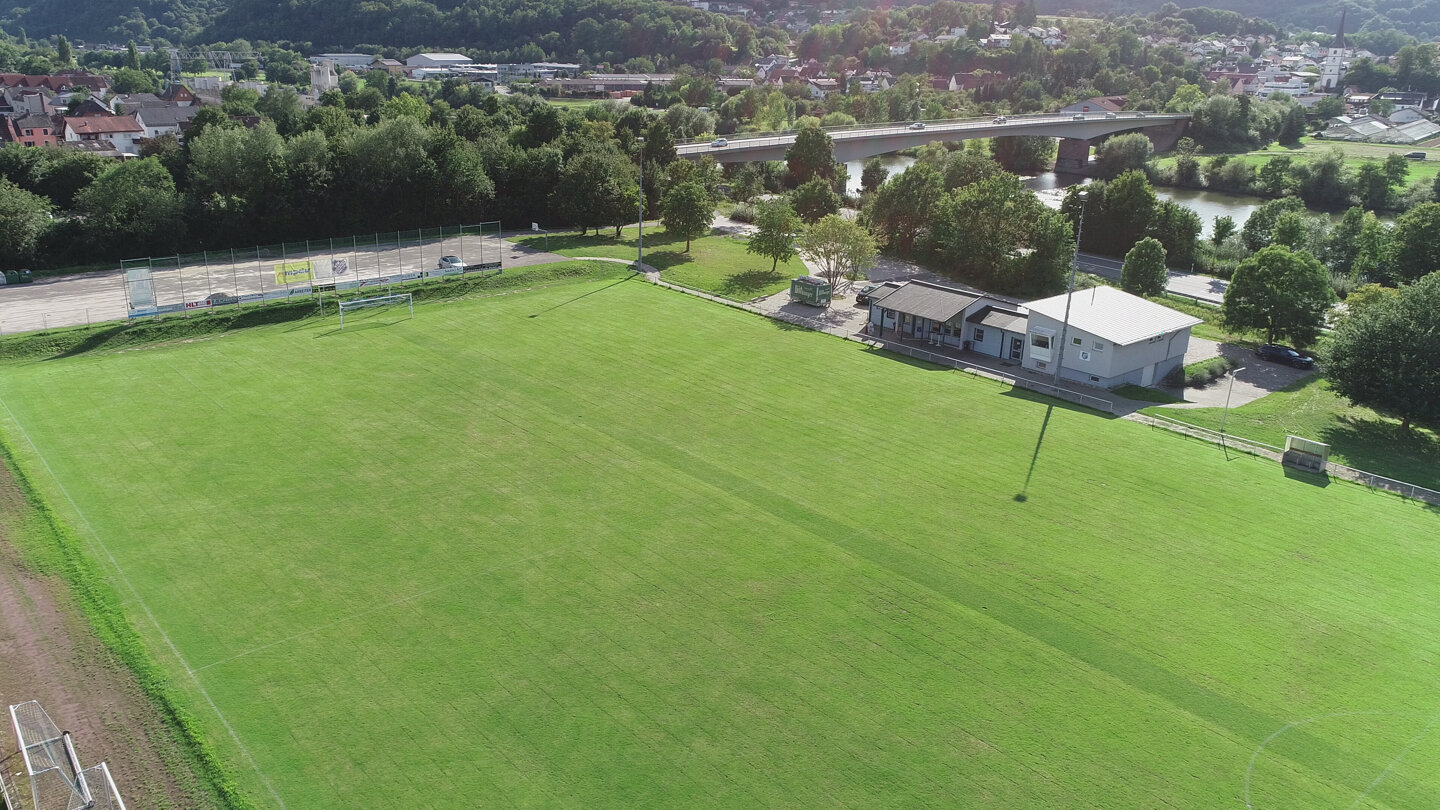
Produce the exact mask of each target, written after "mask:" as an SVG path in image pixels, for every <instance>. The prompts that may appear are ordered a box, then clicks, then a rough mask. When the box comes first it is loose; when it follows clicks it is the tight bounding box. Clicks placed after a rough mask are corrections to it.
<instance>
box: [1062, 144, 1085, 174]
mask: <svg viewBox="0 0 1440 810" xmlns="http://www.w3.org/2000/svg"><path fill="white" fill-rule="evenodd" d="M1089 166H1090V142H1089V141H1086V140H1081V139H1080V138H1061V139H1060V148H1059V150H1058V151H1057V152H1056V155H1055V171H1057V172H1083V171H1085V170H1086V169H1087V168H1089Z"/></svg>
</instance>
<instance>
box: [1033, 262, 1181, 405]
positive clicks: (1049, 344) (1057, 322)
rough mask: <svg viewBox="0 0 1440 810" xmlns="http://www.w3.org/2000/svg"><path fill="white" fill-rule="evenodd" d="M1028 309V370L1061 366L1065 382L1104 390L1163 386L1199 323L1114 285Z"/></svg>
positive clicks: (1051, 369)
mask: <svg viewBox="0 0 1440 810" xmlns="http://www.w3.org/2000/svg"><path fill="white" fill-rule="evenodd" d="M1067 298H1068V299H1069V308H1068V317H1069V323H1068V325H1065V321H1066V317H1067V307H1066V299H1067ZM1025 306H1026V308H1027V309H1028V310H1029V322H1028V323H1027V324H1026V332H1027V337H1028V340H1027V341H1026V346H1025V360H1024V363H1023V366H1024V368H1026V369H1028V370H1030V371H1038V372H1046V373H1054V371H1055V365H1054V364H1055V363H1057V362H1059V363H1061V364H1062V369H1061V372H1060V376H1061V377H1062V378H1063V379H1066V380H1072V381H1074V382H1079V383H1084V384H1086V385H1095V386H1100V387H1102V388H1115V387H1117V386H1121V385H1127V384H1129V385H1145V386H1149V385H1155V384H1157V383H1159V382H1160V381H1161V380H1163V379H1164V378H1165V376H1166V375H1168V374H1169V373H1170V372H1171V371H1172V370H1174V369H1176V368H1179V367H1180V366H1181V365H1182V364H1183V363H1184V362H1185V350H1186V349H1187V348H1189V346H1190V329H1191V327H1193V326H1195V325H1196V324H1198V323H1200V322H1201V321H1200V319H1199V318H1196V317H1194V316H1191V315H1186V314H1185V313H1183V312H1177V311H1175V310H1173V309H1170V308H1169V307H1165V306H1161V305H1160V304H1157V303H1154V302H1153V301H1147V300H1145V299H1144V298H1141V297H1139V296H1137V295H1131V294H1130V293H1127V292H1125V291H1123V290H1118V289H1116V288H1114V287H1103V286H1101V287H1091V288H1090V289H1088V290H1077V291H1076V292H1075V293H1073V294H1069V295H1067V294H1064V293H1062V294H1060V295H1056V296H1052V297H1050V298H1042V299H1040V300H1039V301H1031V302H1030V303H1028V304H1026V305H1025ZM1062 339H1063V340H1064V342H1065V350H1064V359H1063V360H1062V359H1061V358H1060V354H1061V352H1060V342H1061V340H1062Z"/></svg>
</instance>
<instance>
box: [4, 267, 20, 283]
mask: <svg viewBox="0 0 1440 810" xmlns="http://www.w3.org/2000/svg"><path fill="white" fill-rule="evenodd" d="M5 283H6V284H19V283H20V274H19V273H17V272H15V271H14V270H6V271H5Z"/></svg>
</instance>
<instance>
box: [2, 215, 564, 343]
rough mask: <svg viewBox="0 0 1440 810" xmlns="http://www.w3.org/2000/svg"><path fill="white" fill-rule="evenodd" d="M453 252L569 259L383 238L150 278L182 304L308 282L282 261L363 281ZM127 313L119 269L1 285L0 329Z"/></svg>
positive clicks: (159, 299) (473, 257) (469, 258)
mask: <svg viewBox="0 0 1440 810" xmlns="http://www.w3.org/2000/svg"><path fill="white" fill-rule="evenodd" d="M450 255H453V256H460V257H462V258H463V260H464V261H465V262H466V263H467V264H468V263H480V262H485V261H492V262H493V261H495V260H497V259H499V260H500V261H501V263H502V266H503V267H519V266H522V265H528V264H542V263H545V262H555V261H564V258H565V257H563V256H558V255H555V254H552V253H544V252H541V251H535V250H530V249H529V248H525V247H521V246H520V245H517V244H515V243H513V242H509V241H504V240H501V241H500V242H499V244H498V245H497V244H496V239H495V237H494V236H485V237H480V236H473V235H471V236H464V237H452V238H450V239H445V240H433V241H430V242H427V243H425V244H423V245H407V246H404V247H402V248H396V247H395V246H394V245H393V244H392V245H390V246H388V247H387V246H385V245H384V244H383V243H382V244H381V245H380V246H379V247H378V248H376V247H375V246H373V245H371V246H366V245H363V244H361V245H351V246H350V249H348V250H344V249H337V250H335V251H334V252H333V253H332V252H331V251H330V250H328V249H327V250H323V251H322V250H315V251H311V252H309V253H298V254H292V255H286V256H283V257H281V256H267V257H266V258H263V259H260V260H258V261H257V260H256V259H255V258H254V253H253V251H252V252H251V258H250V260H249V261H243V260H240V259H239V258H237V261H236V262H235V263H234V264H231V263H230V262H229V261H228V260H227V261H223V262H216V261H213V259H214V257H215V254H211V258H212V262H211V263H210V264H208V265H207V264H204V263H201V264H186V265H184V266H182V267H174V266H171V267H169V268H163V269H162V268H159V267H157V268H156V269H155V270H154V271H153V272H152V276H151V277H152V280H153V284H154V289H155V301H156V303H157V304H160V305H166V304H184V303H187V302H203V301H205V300H206V299H209V298H212V297H214V296H241V295H247V294H254V293H275V292H277V291H279V290H283V289H287V288H299V287H304V286H305V285H303V284H291V285H284V284H277V283H276V271H275V265H277V264H285V263H296V262H305V261H309V262H311V263H312V265H313V266H316V267H320V266H325V267H330V266H331V262H332V261H333V260H336V259H344V260H345V264H344V268H345V271H346V275H345V276H344V278H349V279H358V280H364V279H374V278H381V277H387V276H393V275H398V274H401V273H418V272H421V271H423V270H428V269H431V268H434V267H436V266H437V265H438V263H439V259H440V257H441V256H450ZM238 256H243V253H240V254H238ZM129 314H130V309H129V301H128V299H127V297H126V292H125V276H124V274H123V273H122V272H121V271H120V270H119V269H118V268H117V269H115V270H110V271H103V272H98V273H85V274H81V275H71V276H55V277H51V278H42V279H37V280H36V281H35V282H34V283H31V284H20V285H13V286H11V285H4V286H0V334H7V335H8V334H14V333H16V332H30V331H35V330H38V329H53V328H56V327H62V326H77V325H80V324H87V323H99V322H103V321H118V320H125V319H126V318H127V317H129Z"/></svg>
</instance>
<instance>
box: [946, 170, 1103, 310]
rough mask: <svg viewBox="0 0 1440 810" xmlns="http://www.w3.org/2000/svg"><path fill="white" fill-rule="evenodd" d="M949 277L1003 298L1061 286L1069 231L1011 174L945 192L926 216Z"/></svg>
mask: <svg viewBox="0 0 1440 810" xmlns="http://www.w3.org/2000/svg"><path fill="white" fill-rule="evenodd" d="M930 227H931V228H932V230H933V231H934V239H935V247H936V252H937V253H938V257H939V259H940V266H941V267H943V268H944V272H946V273H947V274H948V275H952V276H956V277H958V278H960V279H962V280H964V281H967V282H969V283H971V284H975V285H976V286H979V287H982V288H984V289H987V290H992V291H994V292H998V293H1001V294H1008V295H1045V294H1049V293H1053V292H1056V291H1057V290H1056V287H1057V286H1058V285H1061V284H1063V282H1062V279H1063V278H1064V273H1065V271H1066V270H1067V269H1068V267H1069V265H1070V261H1071V259H1072V258H1073V257H1074V253H1075V246H1074V242H1073V239H1074V232H1073V231H1072V230H1071V229H1070V225H1069V223H1068V222H1067V221H1066V220H1065V217H1064V215H1063V214H1061V213H1059V212H1056V211H1051V210H1050V209H1049V208H1046V207H1045V205H1044V204H1043V203H1041V202H1040V201H1039V199H1037V198H1036V197H1035V195H1034V194H1033V193H1031V192H1030V190H1029V189H1027V188H1026V187H1025V184H1024V183H1022V182H1021V181H1020V178H1018V177H1016V176H1015V175H1013V174H1001V175H997V176H995V177H987V178H985V179H984V180H980V181H979V182H976V183H973V184H971V185H969V186H966V187H964V188H961V189H956V190H955V191H952V192H950V193H949V194H947V195H946V196H945V197H944V198H943V199H942V200H941V202H940V203H939V204H938V205H936V206H935V207H934V212H933V213H932V214H931V216H930Z"/></svg>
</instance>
